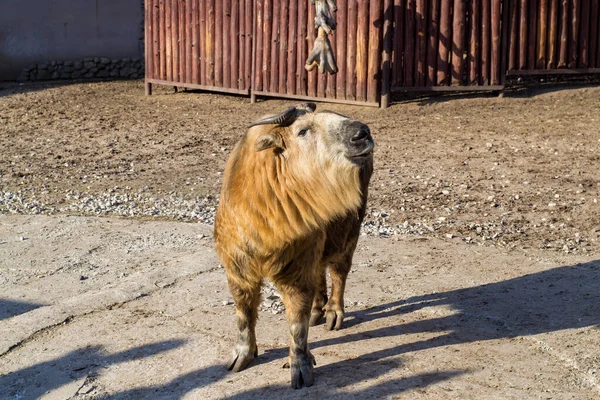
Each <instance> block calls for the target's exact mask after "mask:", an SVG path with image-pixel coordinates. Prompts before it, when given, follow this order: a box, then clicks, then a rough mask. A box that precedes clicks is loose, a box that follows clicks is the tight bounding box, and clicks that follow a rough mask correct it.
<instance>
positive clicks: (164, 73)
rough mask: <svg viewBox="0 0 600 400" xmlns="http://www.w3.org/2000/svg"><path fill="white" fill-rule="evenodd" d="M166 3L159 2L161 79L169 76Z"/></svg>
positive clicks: (161, 0)
mask: <svg viewBox="0 0 600 400" xmlns="http://www.w3.org/2000/svg"><path fill="white" fill-rule="evenodd" d="M165 1H166V0H159V1H158V4H159V14H158V15H159V22H158V24H159V35H160V36H159V50H160V52H159V57H160V72H159V79H165V78H166V76H167V62H166V59H165V57H166V49H165Z"/></svg>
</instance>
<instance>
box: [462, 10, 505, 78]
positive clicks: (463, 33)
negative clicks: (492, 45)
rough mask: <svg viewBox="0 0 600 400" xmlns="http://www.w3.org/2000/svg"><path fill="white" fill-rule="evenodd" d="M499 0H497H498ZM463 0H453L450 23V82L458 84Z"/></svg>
mask: <svg viewBox="0 0 600 400" xmlns="http://www.w3.org/2000/svg"><path fill="white" fill-rule="evenodd" d="M498 1H499V0H498ZM465 19H466V14H465V0H454V13H453V23H452V74H451V76H452V82H451V84H452V85H453V86H460V85H461V84H462V78H463V55H464V50H465V48H464V43H465Z"/></svg>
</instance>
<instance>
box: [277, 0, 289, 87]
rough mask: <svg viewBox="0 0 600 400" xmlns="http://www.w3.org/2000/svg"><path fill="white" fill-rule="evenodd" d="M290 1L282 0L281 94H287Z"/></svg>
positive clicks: (280, 15) (280, 14) (280, 16)
mask: <svg viewBox="0 0 600 400" xmlns="http://www.w3.org/2000/svg"><path fill="white" fill-rule="evenodd" d="M288 10H289V7H288V0H281V10H280V11H279V89H278V90H279V93H286V92H287V87H286V86H287V85H286V83H287V51H288V25H289V22H288V21H289V11H288Z"/></svg>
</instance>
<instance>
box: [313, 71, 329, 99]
mask: <svg viewBox="0 0 600 400" xmlns="http://www.w3.org/2000/svg"><path fill="white" fill-rule="evenodd" d="M313 72H315V76H316V78H317V97H319V98H325V97H326V93H325V88H326V87H327V72H326V73H324V74H321V73H319V71H317V70H316V69H315V70H313Z"/></svg>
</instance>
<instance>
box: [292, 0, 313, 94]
mask: <svg viewBox="0 0 600 400" xmlns="http://www.w3.org/2000/svg"><path fill="white" fill-rule="evenodd" d="M307 6H308V9H307ZM314 11H315V8H314V7H312V6H311V5H310V4H308V2H306V1H304V0H300V1H299V3H298V29H297V35H298V39H297V40H298V55H297V56H296V69H295V70H294V79H295V80H296V94H301V95H306V94H307V93H308V92H307V90H308V86H309V84H308V82H309V76H311V75H312V77H313V78H314V76H315V74H316V73H313V74H309V73H308V71H307V70H306V68H304V64H305V63H306V58H307V57H308V52H309V49H312V47H313V41H314V36H313V35H314V34H315V32H316V31H315V29H314V26H315V25H314V19H315V15H314ZM307 38H308V41H307ZM310 79H311V81H310V82H311V84H312V86H311V87H312V88H315V87H316V86H315V85H316V82H313V81H312V78H310ZM315 90H316V89H315Z"/></svg>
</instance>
